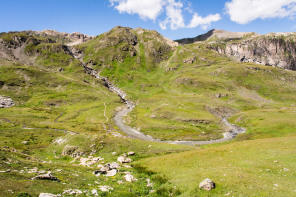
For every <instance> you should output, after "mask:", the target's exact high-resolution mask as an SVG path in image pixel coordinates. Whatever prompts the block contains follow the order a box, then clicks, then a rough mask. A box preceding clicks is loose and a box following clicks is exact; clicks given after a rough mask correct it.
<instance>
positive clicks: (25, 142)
mask: <svg viewBox="0 0 296 197" xmlns="http://www.w3.org/2000/svg"><path fill="white" fill-rule="evenodd" d="M21 143H22V144H25V145H27V144H29V142H28V141H22V142H21Z"/></svg>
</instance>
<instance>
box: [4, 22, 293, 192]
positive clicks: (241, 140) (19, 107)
mask: <svg viewBox="0 0 296 197" xmlns="http://www.w3.org/2000/svg"><path fill="white" fill-rule="evenodd" d="M76 35H77V36H76ZM220 35H223V32H222V33H221V34H220ZM0 37H1V38H0V39H1V45H0V46H1V47H2V48H1V49H0V55H1V58H0V73H1V77H0V95H1V96H9V97H10V98H11V99H12V100H13V101H14V102H15V105H14V106H12V107H11V108H1V109H0V131H1V134H0V146H1V147H2V148H0V164H1V166H0V168H1V169H0V171H3V172H1V174H0V180H1V182H3V183H4V184H2V185H1V184H0V194H1V195H3V196H14V195H15V194H16V193H17V194H18V193H22V192H23V193H29V194H30V195H36V196H37V195H38V194H39V193H41V192H51V193H54V194H62V193H63V192H64V191H65V190H66V189H78V190H80V191H84V192H86V194H88V195H92V194H91V193H92V190H93V189H97V190H98V193H99V195H105V196H124V195H129V196H172V195H173V196H177V195H183V196H188V195H189V196H191V195H192V196H194V195H195V194H196V193H195V192H196V191H199V192H200V194H201V195H204V194H205V193H203V192H202V191H200V190H198V182H199V181H200V179H201V177H202V179H204V178H211V177H212V176H213V177H214V178H213V179H215V180H214V181H217V186H218V187H217V190H214V191H212V193H207V194H205V195H208V194H209V195H211V194H213V195H220V194H221V195H222V194H223V195H224V194H227V192H230V191H231V190H230V188H229V186H228V184H230V183H229V182H227V181H223V180H220V179H223V178H222V177H224V175H223V174H222V175H221V173H220V172H223V171H225V169H226V170H229V169H228V167H229V166H228V167H227V164H228V163H231V165H232V166H235V168H236V169H237V171H232V170H231V169H232V168H230V170H229V173H230V174H229V177H231V180H230V182H231V183H236V182H239V183H242V184H243V185H244V186H245V185H247V186H248V187H250V188H255V189H256V192H258V193H260V194H262V195H263V194H272V192H273V191H274V189H273V188H272V186H270V187H269V186H266V185H264V187H262V188H264V190H265V191H263V190H262V189H260V188H258V187H257V186H256V185H255V184H254V183H256V184H257V182H256V181H254V179H253V177H254V176H255V175H257V174H258V171H257V170H258V169H259V168H256V167H254V165H255V163H258V162H262V161H260V160H258V158H256V157H253V156H252V154H253V152H254V150H253V149H252V148H251V147H252V146H254V147H255V148H256V149H255V150H260V149H262V151H263V152H258V154H255V156H256V155H258V157H259V158H263V159H264V158H267V157H265V155H266V154H268V153H269V152H268V150H271V148H272V147H274V150H275V151H276V152H277V153H279V154H276V155H274V156H277V157H278V158H279V159H275V160H278V161H279V162H281V163H283V165H285V166H284V168H287V169H290V170H291V171H293V166H292V164H293V162H291V161H292V160H291V159H290V158H293V157H292V155H293V154H292V153H293V152H292V151H287V150H286V148H287V147H289V146H290V145H291V144H293V142H294V141H293V140H294V136H295V128H296V123H295V121H294V120H295V118H296V114H295V111H296V106H295V100H296V92H295V91H296V90H295V87H296V80H295V79H296V73H295V72H294V71H291V70H283V69H280V68H276V67H270V66H264V65H258V64H254V63H252V62H244V63H242V62H240V61H235V60H234V59H233V58H229V57H227V56H225V55H224V54H220V53H217V52H216V51H215V50H220V49H224V48H223V47H224V46H225V45H227V44H233V43H236V42H246V41H247V40H248V39H251V40H256V39H257V41H256V42H265V41H264V39H263V38H264V37H262V36H258V37H256V38H252V37H248V36H246V37H243V38H241V39H240V40H235V41H234V40H232V41H229V40H228V38H227V39H226V40H223V41H221V39H220V38H219V40H218V39H216V38H213V37H210V39H212V41H210V40H207V41H203V42H197V43H192V44H186V45H178V44H177V43H175V42H173V41H171V40H169V39H167V38H165V37H163V36H162V35H160V34H159V33H158V32H155V31H151V30H144V29H141V28H136V29H131V28H126V27H120V26H118V27H115V28H113V29H112V30H110V31H108V32H106V33H104V34H101V35H98V36H96V37H88V36H85V35H81V34H79V33H75V34H64V33H58V32H55V31H51V30H47V31H44V32H41V33H40V32H31V31H29V32H11V33H2V34H1V35H0ZM215 39H216V40H215ZM261 39H263V41H262V40H261ZM213 40H215V41H213ZM276 40H279V39H278V38H276ZM254 42H255V41H254ZM285 42H286V41H285ZM285 42H277V43H278V45H281V46H284V44H283V43H285ZM287 43H288V41H287ZM289 46H290V45H289ZM213 49H214V50H213ZM287 50H288V51H290V52H291V53H294V52H293V50H292V49H291V50H290V48H287ZM279 55H281V54H279ZM94 73H96V75H95V76H96V77H93V76H94ZM89 74H92V75H89ZM104 80H105V81H104ZM106 81H108V83H109V84H112V85H113V87H116V88H117V90H119V89H120V91H122V92H124V93H125V94H126V98H127V99H128V100H129V101H131V102H133V103H134V104H135V105H136V107H135V108H134V109H133V110H132V111H131V112H130V113H129V114H128V115H127V116H125V117H123V119H124V123H125V124H127V125H130V126H131V127H133V128H136V129H137V130H139V131H141V132H143V133H144V134H146V135H150V136H152V137H154V138H157V139H160V140H211V139H218V138H221V137H223V133H225V132H226V131H228V132H232V131H231V130H229V128H227V127H225V126H224V125H223V124H222V123H221V121H222V120H223V119H224V118H227V119H228V120H229V122H231V123H233V124H235V125H239V126H242V127H244V128H246V129H247V131H246V133H244V134H240V135H238V136H237V138H236V139H235V140H233V141H230V142H227V143H224V144H216V145H212V146H214V147H212V148H211V147H202V149H201V148H200V147H199V148H196V147H194V146H180V145H173V144H165V143H160V142H148V141H141V140H135V139H130V138H128V136H126V135H125V134H124V133H123V132H122V131H121V130H120V129H119V128H118V127H117V126H116V125H115V123H114V120H113V117H114V115H115V113H116V111H119V110H122V109H123V108H124V103H123V101H124V100H123V99H120V98H119V97H118V96H117V95H116V94H115V93H114V91H113V92H112V91H109V89H108V84H107V85H106ZM109 88H110V86H109ZM276 137H289V138H278V139H277V138H276ZM262 138H264V139H262ZM285 143H286V144H285ZM273 144H276V145H277V146H273ZM189 150H192V152H188V151H189ZM228 150H229V151H230V150H231V151H233V152H234V154H231V153H230V152H229V151H228ZM236 150H238V151H237V152H236ZM130 151H133V152H135V153H136V154H135V155H134V156H130V158H132V163H131V165H130V166H131V167H132V168H129V167H128V166H124V164H123V165H120V166H121V169H120V170H119V171H116V173H117V174H116V175H114V176H110V177H108V176H105V175H103V174H102V175H101V176H99V177H98V176H95V174H94V171H97V170H100V169H101V167H102V166H101V167H98V165H101V164H104V165H105V164H107V163H112V162H115V161H116V160H117V157H119V156H121V155H122V154H124V153H127V152H130ZM184 151H185V152H184ZM285 151H286V152H285ZM114 152H116V153H114ZM180 152H184V153H180ZM170 153H176V154H172V155H171V154H170ZM220 153H221V154H220ZM241 154H242V155H245V156H246V158H248V159H249V160H251V163H250V162H249V163H248V162H247V161H246V160H241V158H240V155H241ZM164 155H165V156H164ZM192 155H197V156H192ZM155 156H158V157H155ZM199 156H200V157H199ZM98 157H102V158H104V160H102V159H100V158H98ZM152 157H153V158H152ZM93 158H96V159H97V160H96V159H94V160H95V161H94V163H93V164H89V166H84V165H83V164H82V163H83V162H84V161H86V160H88V159H90V160H92V159H93ZM180 158H185V159H184V160H182V159H180ZM142 159H146V160H142ZM149 159H151V162H150V161H149ZM216 159H218V160H219V161H218V160H216ZM220 159H222V160H224V159H225V160H226V161H228V163H227V162H226V165H224V163H221V161H220ZM136 161H138V162H136ZM152 161H155V162H152ZM201 161H202V162H203V163H204V166H201V165H197V164H198V163H200V162H201ZM217 161H218V162H217ZM239 161H243V162H244V163H243V165H238V164H237V162H239ZM167 162H172V163H167ZM186 162H187V164H188V165H189V167H188V166H186V165H187V164H186ZM281 163H279V165H282V164H281ZM173 164H174V166H175V167H173V166H171V165H173ZM191 164H192V165H191ZM273 164H274V162H271V163H268V164H266V166H262V168H263V167H264V168H263V170H265V168H266V169H271V170H273V168H272V165H273ZM163 166H169V168H167V169H164V168H163ZM184 166H186V169H185V168H184ZM205 166H208V167H209V168H206V167H205ZM291 166H292V167H291ZM35 167H37V168H38V170H37V171H38V172H39V171H43V170H45V171H46V172H47V171H52V173H53V175H54V176H56V177H57V178H59V179H60V182H51V181H46V182H44V180H34V181H32V180H31V178H33V177H34V176H37V175H38V172H35V170H31V169H33V168H34V169H35ZM188 168H190V169H192V170H191V171H190V170H188ZM7 169H10V170H11V171H7ZM24 169H28V170H24ZM184 169H185V171H187V173H183V172H184ZM211 169H215V171H214V172H213V171H212V170H211ZM260 169H261V168H260ZM274 169H275V172H278V171H279V170H280V168H277V167H276V168H274ZM281 170H283V169H281ZM31 171H33V172H31ZM189 171H190V172H192V171H194V173H195V172H196V171H197V172H202V173H195V175H196V176H195V177H192V174H188V172H189ZM29 172H31V173H29ZM217 172H218V173H217ZM236 172H239V173H242V174H243V175H242V176H244V177H246V179H245V180H244V181H241V180H239V179H240V178H239V177H238V175H237V174H236ZM264 172H265V171H264ZM275 172H273V171H272V172H271V173H270V175H271V176H272V179H268V175H266V176H265V175H264V177H263V178H262V179H260V180H262V181H263V182H264V184H267V185H270V184H278V185H280V187H281V185H282V183H283V181H282V180H286V181H290V182H291V183H292V182H293V181H292V180H294V179H293V178H294V177H293V176H294V174H293V173H291V174H289V176H288V177H285V178H284V179H282V178H283V177H281V175H279V173H275ZM213 173H214V174H213ZM268 173H269V171H268ZM126 174H132V175H133V176H135V177H136V178H137V179H138V181H136V182H133V183H129V182H127V181H124V180H125V178H124V176H126ZM172 174H174V175H172ZM208 176H211V177H208ZM174 177H179V178H178V179H175V178H174ZM147 179H150V180H149V181H148V180H147ZM273 180H274V181H276V182H275V183H271V182H272V181H273ZM150 181H152V182H153V183H154V184H153V185H151V184H150V185H149V184H148V182H150ZM184 182H190V184H188V185H189V187H188V188H189V189H187V188H186V187H187V186H185V185H184V184H183V183H184ZM147 184H148V186H147ZM230 185H231V186H233V185H232V184H230ZM99 186H110V187H112V188H113V190H112V191H111V193H109V192H103V191H102V192H101V191H100V190H99ZM12 190H13V192H14V193H11V191H12ZM153 190H154V191H153ZM229 190H230V191H229ZM279 191H280V192H281V194H283V195H286V196H287V195H290V194H291V186H290V185H288V186H287V189H286V190H282V189H280V190H279ZM279 191H277V192H279ZM233 192H234V194H235V195H240V194H241V195H247V194H249V193H248V192H249V191H246V190H245V189H244V188H243V187H240V186H237V187H235V189H233ZM198 194H199V193H198ZM19 195H20V194H19Z"/></svg>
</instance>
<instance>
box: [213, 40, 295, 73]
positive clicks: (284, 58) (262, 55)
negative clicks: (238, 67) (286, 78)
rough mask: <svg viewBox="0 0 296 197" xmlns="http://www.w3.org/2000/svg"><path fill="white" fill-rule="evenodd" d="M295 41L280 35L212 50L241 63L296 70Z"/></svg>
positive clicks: (215, 47)
mask: <svg viewBox="0 0 296 197" xmlns="http://www.w3.org/2000/svg"><path fill="white" fill-rule="evenodd" d="M293 39H294V38H284V37H281V36H278V35H273V36H261V37H257V38H253V39H249V40H244V41H239V42H234V43H223V44H222V45H216V46H214V45H212V46H211V47H210V48H212V49H214V50H216V51H217V52H219V53H223V54H225V55H226V56H229V57H234V58H235V59H236V60H238V61H241V62H252V63H257V64H262V65H268V66H273V67H279V68H283V69H288V70H296V47H295V43H294V41H293Z"/></svg>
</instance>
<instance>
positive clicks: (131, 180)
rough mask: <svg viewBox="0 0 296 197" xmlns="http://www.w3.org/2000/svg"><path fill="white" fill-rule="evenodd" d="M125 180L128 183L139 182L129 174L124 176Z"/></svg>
mask: <svg viewBox="0 0 296 197" xmlns="http://www.w3.org/2000/svg"><path fill="white" fill-rule="evenodd" d="M124 179H125V180H126V181H127V182H134V181H137V180H138V179H136V178H135V177H134V176H133V175H131V174H127V175H125V176H124Z"/></svg>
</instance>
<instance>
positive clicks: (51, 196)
mask: <svg viewBox="0 0 296 197" xmlns="http://www.w3.org/2000/svg"><path fill="white" fill-rule="evenodd" d="M39 197H57V195H54V194H50V193H40V194H39Z"/></svg>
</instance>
